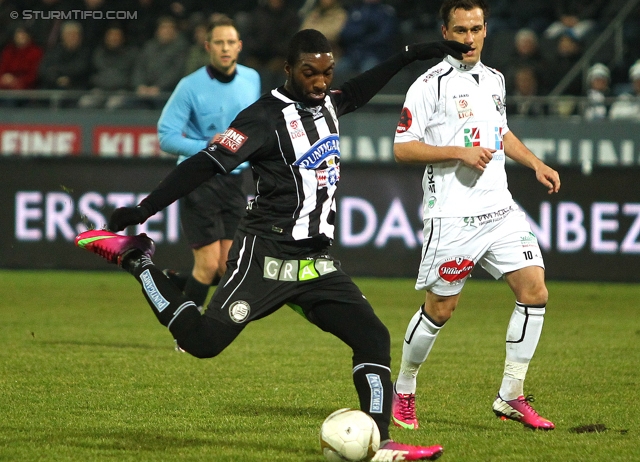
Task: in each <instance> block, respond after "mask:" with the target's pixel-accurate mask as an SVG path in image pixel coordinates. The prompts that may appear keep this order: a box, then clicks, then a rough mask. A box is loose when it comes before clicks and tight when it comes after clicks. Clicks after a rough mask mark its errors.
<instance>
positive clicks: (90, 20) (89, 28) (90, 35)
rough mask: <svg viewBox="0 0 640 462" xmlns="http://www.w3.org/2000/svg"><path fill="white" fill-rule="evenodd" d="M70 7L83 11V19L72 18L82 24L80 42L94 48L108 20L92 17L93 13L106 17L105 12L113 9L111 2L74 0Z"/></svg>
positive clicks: (99, 41) (100, 38)
mask: <svg viewBox="0 0 640 462" xmlns="http://www.w3.org/2000/svg"><path fill="white" fill-rule="evenodd" d="M70 9H71V10H80V11H83V12H85V13H84V14H86V17H85V18H84V19H82V18H81V17H80V16H79V17H78V18H77V19H75V18H74V20H76V21H78V22H79V23H80V25H81V26H82V42H83V43H84V45H85V46H86V47H87V48H89V49H90V50H91V51H93V50H95V49H96V48H97V47H98V45H100V43H101V42H102V38H103V37H104V33H105V31H106V30H107V26H108V21H106V20H100V19H94V17H93V15H94V14H96V15H102V17H103V18H106V12H107V11H108V10H112V9H113V8H112V4H107V2H106V0H74V2H73V3H72V4H71V6H70ZM97 17H100V16H97Z"/></svg>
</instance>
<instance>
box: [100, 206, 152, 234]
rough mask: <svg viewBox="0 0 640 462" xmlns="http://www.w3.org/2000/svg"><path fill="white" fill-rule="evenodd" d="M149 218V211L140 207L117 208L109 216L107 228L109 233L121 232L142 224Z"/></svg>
mask: <svg viewBox="0 0 640 462" xmlns="http://www.w3.org/2000/svg"><path fill="white" fill-rule="evenodd" d="M149 216H151V214H150V213H149V210H147V208H145V207H143V206H140V205H138V206H137V207H119V208H117V209H115V210H114V211H113V213H112V214H111V218H109V224H108V225H107V226H108V228H109V230H110V231H114V232H116V231H122V230H123V229H125V228H126V227H127V226H130V225H139V224H141V223H144V222H145V221H147V218H149Z"/></svg>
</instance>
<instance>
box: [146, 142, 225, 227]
mask: <svg viewBox="0 0 640 462" xmlns="http://www.w3.org/2000/svg"><path fill="white" fill-rule="evenodd" d="M218 173H223V172H222V168H221V167H219V166H218V165H217V164H216V163H215V162H214V161H213V160H212V158H211V157H209V156H208V155H207V154H206V153H205V152H202V151H201V152H199V153H197V154H195V155H193V156H191V157H189V158H188V159H187V160H185V161H184V162H181V163H180V164H178V165H177V166H176V168H174V169H173V170H172V171H171V172H170V173H169V174H168V175H167V176H166V177H165V179H164V180H162V181H161V182H160V184H159V185H158V187H157V188H156V189H154V190H153V192H152V193H151V194H149V195H148V196H147V197H146V198H144V199H143V200H142V202H140V206H142V207H144V208H146V209H147V210H148V211H149V212H150V216H151V215H154V214H155V213H157V212H159V211H160V210H162V209H164V208H165V207H168V206H169V205H171V204H172V203H174V202H175V201H177V200H178V199H180V198H181V197H184V196H186V195H187V194H189V193H190V192H191V191H193V190H194V189H196V188H197V187H198V186H200V185H201V184H202V183H203V182H205V181H206V180H208V179H209V178H211V177H212V176H214V175H216V174H218Z"/></svg>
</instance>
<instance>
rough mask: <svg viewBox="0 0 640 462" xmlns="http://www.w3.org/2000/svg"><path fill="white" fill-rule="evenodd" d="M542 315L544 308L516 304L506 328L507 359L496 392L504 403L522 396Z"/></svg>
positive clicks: (540, 328)
mask: <svg viewBox="0 0 640 462" xmlns="http://www.w3.org/2000/svg"><path fill="white" fill-rule="evenodd" d="M544 313H545V307H544V306H529V305H525V304H523V303H520V302H516V307H515V308H514V310H513V313H512V314H511V319H510V321H509V327H508V328H507V357H506V359H505V362H504V376H503V378H502V384H501V386H500V392H499V393H500V397H501V398H502V399H504V400H505V401H509V400H512V399H516V398H517V397H518V396H520V395H523V394H524V379H525V377H526V375H527V369H528V368H529V362H530V361H531V358H533V354H534V353H535V351H536V347H537V346H538V340H540V334H541V333H542V324H543V322H544Z"/></svg>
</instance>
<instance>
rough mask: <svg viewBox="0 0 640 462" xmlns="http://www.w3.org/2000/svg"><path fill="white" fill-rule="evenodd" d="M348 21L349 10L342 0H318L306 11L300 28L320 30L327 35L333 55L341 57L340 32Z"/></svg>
mask: <svg viewBox="0 0 640 462" xmlns="http://www.w3.org/2000/svg"><path fill="white" fill-rule="evenodd" d="M346 21H347V10H345V9H344V8H343V7H342V5H341V4H340V0H316V2H315V4H314V6H313V8H311V10H309V12H308V13H306V14H305V15H304V17H303V20H302V25H301V26H300V29H301V30H302V29H315V30H319V31H320V32H322V33H323V34H324V36H325V37H327V40H329V43H331V47H332V48H333V55H334V57H336V58H339V57H340V56H341V55H342V52H341V49H340V44H339V41H340V32H341V31H342V28H343V27H344V24H345V22H346Z"/></svg>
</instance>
